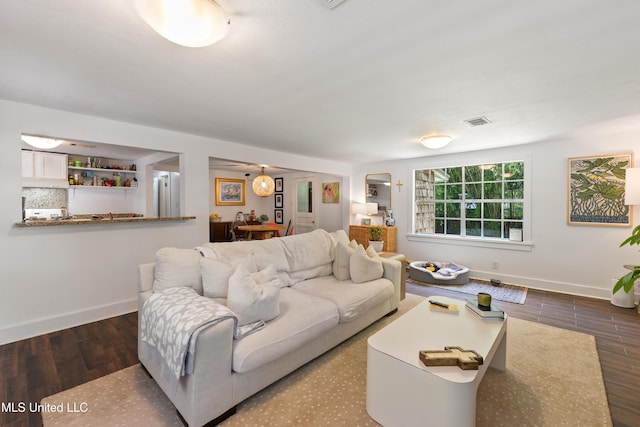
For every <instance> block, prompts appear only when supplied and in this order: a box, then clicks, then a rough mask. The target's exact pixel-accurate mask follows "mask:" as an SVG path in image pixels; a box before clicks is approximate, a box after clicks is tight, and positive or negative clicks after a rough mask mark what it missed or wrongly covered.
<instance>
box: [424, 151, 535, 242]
mask: <svg viewBox="0 0 640 427" xmlns="http://www.w3.org/2000/svg"><path fill="white" fill-rule="evenodd" d="M414 182H415V205H414V210H415V221H414V229H415V232H416V233H419V234H442V235H455V236H473V237H487V238H498V239H506V238H508V237H509V233H510V231H509V230H510V229H522V224H523V208H524V162H522V161H515V162H505V163H493V164H483V165H472V166H456V167H449V168H439V169H422V170H416V171H415V176H414Z"/></svg>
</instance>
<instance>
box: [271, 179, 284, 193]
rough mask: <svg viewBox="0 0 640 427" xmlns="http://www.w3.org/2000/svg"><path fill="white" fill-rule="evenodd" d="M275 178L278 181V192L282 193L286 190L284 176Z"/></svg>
mask: <svg viewBox="0 0 640 427" xmlns="http://www.w3.org/2000/svg"><path fill="white" fill-rule="evenodd" d="M273 180H274V181H275V183H276V190H275V191H276V193H282V191H283V190H284V178H274V179H273Z"/></svg>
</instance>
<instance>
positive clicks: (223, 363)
mask: <svg viewBox="0 0 640 427" xmlns="http://www.w3.org/2000/svg"><path fill="white" fill-rule="evenodd" d="M351 245H352V246H351V247H349V240H348V237H347V235H346V233H345V232H344V231H342V230H339V231H337V232H335V233H328V232H326V231H324V230H316V231H314V232H312V233H306V234H300V235H294V236H289V237H282V238H274V239H268V240H257V241H246V242H225V243H207V244H204V245H202V246H201V247H198V248H196V250H195V251H194V250H187V249H175V248H173V249H165V250H161V251H159V252H158V254H157V255H156V262H155V263H150V264H143V265H140V266H139V316H141V313H142V312H143V306H144V304H145V302H146V301H147V300H148V299H149V298H150V297H151V296H152V295H153V294H154V293H161V292H163V289H167V288H170V287H171V286H185V285H188V286H191V287H192V288H193V289H195V290H196V291H197V292H198V293H201V294H204V295H206V296H202V297H200V296H197V295H196V296H195V298H209V297H211V298H213V300H214V301H216V302H218V303H220V304H224V305H226V306H229V307H231V306H234V305H233V304H232V301H231V299H232V290H231V289H228V288H226V286H229V285H228V283H226V282H225V281H224V280H222V281H221V280H220V277H215V276H216V275H218V273H219V272H220V269H218V270H216V269H215V266H216V265H217V266H226V267H224V268H227V269H230V271H231V274H233V275H238V274H240V268H239V267H235V266H236V265H238V264H239V263H238V261H237V260H238V259H245V258H247V257H249V258H251V259H252V262H255V266H256V271H258V272H263V271H267V269H270V271H273V269H274V267H275V270H276V271H277V280H278V281H279V286H280V288H279V295H278V301H277V309H278V311H279V313H278V314H277V316H276V317H275V318H273V319H264V320H267V321H266V324H265V326H264V327H263V328H262V329H260V330H257V331H255V332H253V333H251V334H249V335H247V336H245V337H244V338H241V339H235V338H234V332H236V323H235V321H234V320H233V319H229V318H227V319H224V320H222V321H219V322H216V323H214V324H212V325H210V326H207V327H205V328H204V329H202V330H201V332H199V335H198V337H197V340H196V341H195V349H194V352H193V355H194V359H193V372H192V373H190V374H186V375H183V376H180V377H179V378H178V379H177V380H176V381H177V384H172V383H171V381H167V380H166V376H165V375H163V374H164V372H163V366H162V362H160V361H159V360H158V359H157V358H155V357H149V355H148V354H146V353H145V352H143V351H141V350H140V348H142V346H143V345H147V344H146V343H142V342H141V336H140V330H141V329H142V328H141V327H139V335H138V341H139V342H138V344H139V358H140V362H141V363H142V365H143V366H144V367H145V368H146V370H147V371H148V372H149V374H150V375H151V376H152V377H153V378H154V379H155V381H156V382H157V383H158V384H159V386H160V387H161V388H162V390H163V391H164V392H165V393H166V395H167V396H168V397H169V399H170V400H171V402H173V404H174V405H175V407H176V409H177V411H178V413H179V414H180V415H181V417H182V419H183V421H184V422H185V423H186V424H188V425H189V426H201V425H205V424H207V423H209V424H211V425H213V424H217V423H218V422H220V421H221V420H223V419H224V418H226V417H228V416H230V415H232V414H233V413H235V407H236V405H237V404H238V403H240V402H242V401H243V400H244V399H246V398H248V397H249V396H251V395H253V394H254V393H256V392H258V391H260V390H261V389H263V388H264V387H266V386H268V385H269V384H271V383H273V382H275V381H276V380H278V379H280V378H282V377H283V376H285V375H287V374H288V373H290V372H292V371H294V370H295V369H297V368H298V367H300V366H302V365H304V364H305V363H307V362H309V361H311V360H313V359H314V358H316V357H318V356H319V355H321V354H323V353H324V352H326V351H327V350H329V349H331V348H332V347H334V346H336V345H337V344H339V343H341V342H342V341H344V340H346V339H347V338H349V337H350V336H352V335H354V334H355V333H357V332H358V331H360V330H362V329H364V328H365V327H367V326H368V325H370V324H371V323H373V322H375V321H376V320H378V319H380V318H382V317H384V316H385V315H388V314H390V313H393V312H395V311H396V310H397V307H398V304H399V301H400V275H401V272H402V268H401V263H400V262H399V261H395V260H388V259H382V258H379V257H378V258H376V257H375V256H374V257H373V258H371V257H370V256H371V255H372V254H371V253H369V254H366V255H365V256H366V257H368V258H363V255H362V253H364V251H363V249H362V248H358V249H357V250H354V249H353V242H352V243H351ZM185 251H189V252H185ZM193 253H195V254H196V257H195V258H193ZM185 257H186V258H185ZM185 259H186V261H185ZM363 263H364V264H363ZM376 264H378V265H380V264H381V265H382V268H381V269H380V270H379V272H378V273H373V272H374V271H375V270H376V269H377V268H378V267H376ZM224 268H223V269H224ZM234 268H235V270H234ZM212 269H213V270H212ZM187 270H188V271H187ZM243 271H244V270H243ZM351 273H353V274H351ZM220 274H221V273H220ZM227 274H228V272H227ZM256 274H261V273H256ZM372 275H373V276H380V277H367V276H372ZM222 277H224V275H222ZM232 277H237V276H232ZM252 277H253V276H252ZM340 279H342V280H340ZM198 280H199V281H200V282H199V283H198ZM232 280H233V279H229V281H232ZM236 281H237V280H236ZM356 282H361V283H356ZM234 283H236V282H234ZM233 286H236V285H235V284H234V285H233ZM233 289H235V288H233ZM259 289H261V288H259ZM225 293H226V295H225ZM234 295H235V294H234ZM225 297H226V298H225ZM233 298H235V296H234V297H233ZM149 305H151V304H149ZM139 320H140V319H139Z"/></svg>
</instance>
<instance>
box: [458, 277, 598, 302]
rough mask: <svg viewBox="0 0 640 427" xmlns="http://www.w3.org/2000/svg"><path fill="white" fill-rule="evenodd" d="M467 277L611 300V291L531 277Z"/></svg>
mask: <svg viewBox="0 0 640 427" xmlns="http://www.w3.org/2000/svg"><path fill="white" fill-rule="evenodd" d="M469 277H475V278H477V279H483V280H490V279H500V280H502V281H503V282H505V283H511V284H514V285H520V286H526V287H528V288H532V289H539V290H541V291H549V292H559V293H562V294H570V295H578V296H584V297H591V298H599V299H606V300H609V299H611V289H603V288H594V287H593V286H584V285H578V284H575V283H564V282H555V281H551V280H541V279H536V278H533V277H521V276H510V275H506V274H496V273H495V272H487V271H477V270H474V271H470V272H469Z"/></svg>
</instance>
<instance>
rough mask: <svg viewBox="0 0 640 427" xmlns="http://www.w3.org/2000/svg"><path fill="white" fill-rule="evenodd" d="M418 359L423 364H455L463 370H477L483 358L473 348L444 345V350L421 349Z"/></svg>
mask: <svg viewBox="0 0 640 427" xmlns="http://www.w3.org/2000/svg"><path fill="white" fill-rule="evenodd" d="M419 355H420V361H421V362H422V363H424V364H425V366H456V365H458V367H459V368H460V369H463V370H465V371H467V370H471V369H474V370H477V369H478V365H482V363H483V359H482V356H480V355H479V354H478V353H476V352H475V351H473V350H463V349H462V348H460V347H445V348H444V350H421V351H420V353H419Z"/></svg>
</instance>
